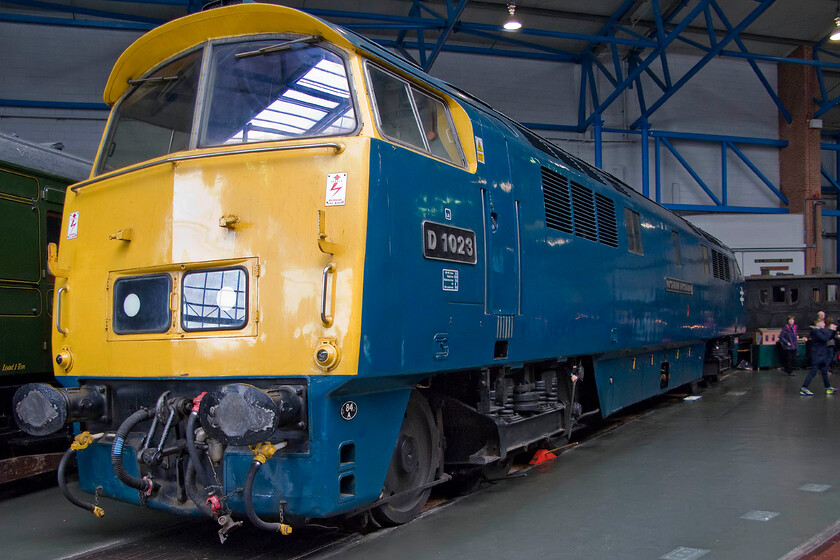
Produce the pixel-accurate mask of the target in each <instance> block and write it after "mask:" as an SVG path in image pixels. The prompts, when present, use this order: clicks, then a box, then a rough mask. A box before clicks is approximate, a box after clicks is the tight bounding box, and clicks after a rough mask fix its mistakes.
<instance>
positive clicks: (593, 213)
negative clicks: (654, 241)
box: [542, 167, 618, 248]
mask: <svg viewBox="0 0 840 560" xmlns="http://www.w3.org/2000/svg"><path fill="white" fill-rule="evenodd" d="M542 187H543V198H544V200H545V225H546V227H548V228H550V229H554V230H557V231H562V232H563V233H568V234H574V235H576V236H578V237H580V238H583V239H587V240H589V241H597V242H599V243H601V244H603V245H606V246H608V247H614V248H615V247H618V223H617V221H616V217H615V203H614V202H613V200H612V199H610V198H609V197H607V196H604V195H602V194H600V193H597V192H593V191H592V189H589V188H587V187H584V186H583V185H581V184H579V183H576V182H575V181H569V179H568V178H566V177H564V176H563V175H560V174H559V173H556V172H554V171H552V170H550V169H548V168H546V167H543V168H542Z"/></svg>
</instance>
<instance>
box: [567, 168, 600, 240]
mask: <svg viewBox="0 0 840 560" xmlns="http://www.w3.org/2000/svg"><path fill="white" fill-rule="evenodd" d="M572 209H573V211H574V220H575V235H577V236H578V237H583V238H584V239H588V240H590V241H597V240H598V226H597V224H596V223H595V204H594V201H593V200H592V191H591V190H589V189H587V188H586V187H584V186H582V185H578V184H577V183H575V182H574V181H572Z"/></svg>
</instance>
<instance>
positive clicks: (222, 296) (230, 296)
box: [216, 286, 236, 311]
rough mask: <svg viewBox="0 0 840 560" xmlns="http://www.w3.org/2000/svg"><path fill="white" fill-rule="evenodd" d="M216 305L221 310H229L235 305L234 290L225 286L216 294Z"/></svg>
mask: <svg viewBox="0 0 840 560" xmlns="http://www.w3.org/2000/svg"><path fill="white" fill-rule="evenodd" d="M216 305H218V306H219V308H221V309H222V310H223V311H230V310H231V309H232V308H233V307H235V306H236V292H235V291H234V289H233V288H231V287H230V286H225V287H224V288H222V289H221V290H219V293H218V294H216Z"/></svg>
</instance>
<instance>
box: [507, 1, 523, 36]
mask: <svg viewBox="0 0 840 560" xmlns="http://www.w3.org/2000/svg"><path fill="white" fill-rule="evenodd" d="M507 9H508V14H510V15H509V16H508V18H507V20H506V21H505V24H504V26H503V27H504V28H505V30H506V31H516V30H517V29H522V22H520V21H519V20H518V19H516V16H515V15H514V14H515V13H516V4H515V3H514V2H508V5H507Z"/></svg>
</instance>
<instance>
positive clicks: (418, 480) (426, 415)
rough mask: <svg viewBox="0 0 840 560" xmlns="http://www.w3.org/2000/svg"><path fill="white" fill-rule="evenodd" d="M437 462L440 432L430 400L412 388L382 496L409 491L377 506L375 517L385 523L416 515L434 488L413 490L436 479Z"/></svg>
mask: <svg viewBox="0 0 840 560" xmlns="http://www.w3.org/2000/svg"><path fill="white" fill-rule="evenodd" d="M438 464H440V432H439V431H438V427H437V425H435V421H434V417H433V416H432V410H431V409H430V408H429V403H427V402H426V399H425V398H424V397H423V395H421V394H420V393H419V392H418V391H412V392H411V398H409V400H408V406H407V407H406V411H405V416H404V417H403V422H402V426H401V427H400V435H399V436H398V437H397V446H396V448H395V449H394V454H393V455H392V456H391V464H390V466H389V467H388V474H387V475H386V477H385V485H384V486H383V488H382V496H383V497H388V496H393V495H394V494H400V493H403V492H407V493H406V494H404V495H402V496H400V497H399V498H394V499H393V500H391V501H390V502H387V503H384V504H382V505H381V506H378V507H376V508H374V509H373V510H372V513H373V516H374V518H375V519H376V521H378V522H379V523H380V524H382V525H401V524H403V523H408V522H409V521H411V520H412V519H414V518H415V517H417V514H419V513H420V510H422V509H423V506H424V505H426V501H427V500H428V499H429V494H430V493H431V489H430V488H427V489H426V490H418V491H417V492H410V491H411V490H412V489H414V488H419V487H420V486H423V485H424V484H428V483H429V482H431V481H432V480H434V477H435V471H436V470H437V467H438Z"/></svg>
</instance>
